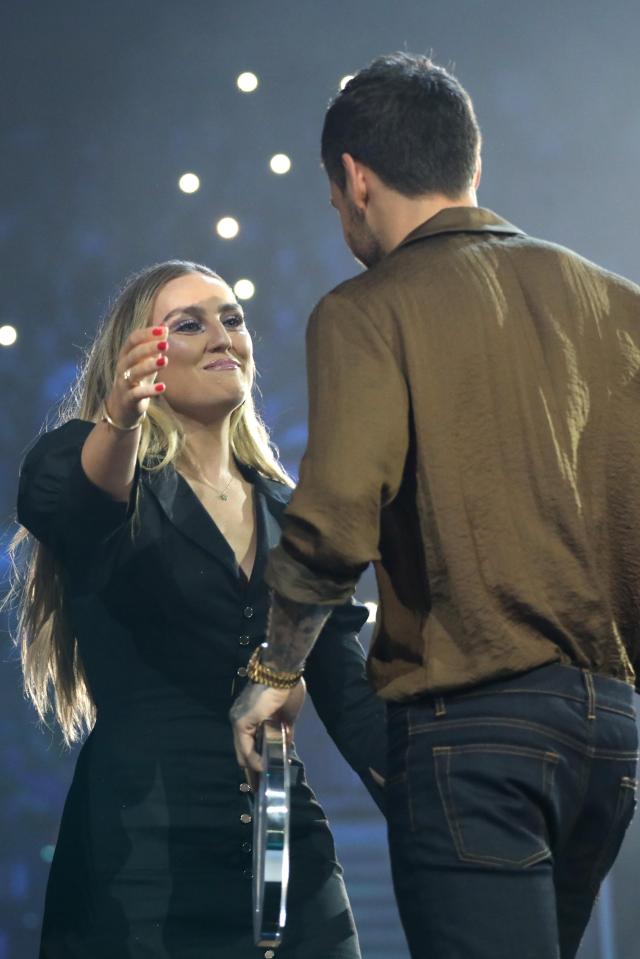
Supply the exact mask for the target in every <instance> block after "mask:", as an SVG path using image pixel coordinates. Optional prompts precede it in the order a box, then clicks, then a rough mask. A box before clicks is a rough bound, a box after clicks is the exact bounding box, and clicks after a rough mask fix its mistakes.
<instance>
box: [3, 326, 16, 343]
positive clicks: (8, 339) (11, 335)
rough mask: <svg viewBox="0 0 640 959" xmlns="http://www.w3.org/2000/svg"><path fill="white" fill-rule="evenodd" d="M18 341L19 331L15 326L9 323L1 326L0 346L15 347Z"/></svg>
mask: <svg viewBox="0 0 640 959" xmlns="http://www.w3.org/2000/svg"><path fill="white" fill-rule="evenodd" d="M17 339H18V331H17V330H16V328H15V326H10V325H9V324H8V323H7V324H5V326H0V346H13V344H14V343H15V341H16V340H17Z"/></svg>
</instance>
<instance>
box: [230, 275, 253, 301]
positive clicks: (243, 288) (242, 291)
mask: <svg viewBox="0 0 640 959" xmlns="http://www.w3.org/2000/svg"><path fill="white" fill-rule="evenodd" d="M233 292H234V293H235V295H236V296H237V298H238V299H239V300H250V299H251V297H252V296H253V295H254V293H255V292H256V288H255V286H254V285H253V283H252V282H251V280H246V279H243V280H238V282H237V283H234V284H233Z"/></svg>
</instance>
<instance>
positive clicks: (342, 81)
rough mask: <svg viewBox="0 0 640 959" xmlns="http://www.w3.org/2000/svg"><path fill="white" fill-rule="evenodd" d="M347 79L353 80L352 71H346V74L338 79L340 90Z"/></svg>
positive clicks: (344, 85)
mask: <svg viewBox="0 0 640 959" xmlns="http://www.w3.org/2000/svg"><path fill="white" fill-rule="evenodd" d="M349 80H353V74H352V73H348V74H347V75H346V76H345V77H343V78H342V80H341V81H340V89H341V90H344V88H345V87H346V85H347V83H348V82H349Z"/></svg>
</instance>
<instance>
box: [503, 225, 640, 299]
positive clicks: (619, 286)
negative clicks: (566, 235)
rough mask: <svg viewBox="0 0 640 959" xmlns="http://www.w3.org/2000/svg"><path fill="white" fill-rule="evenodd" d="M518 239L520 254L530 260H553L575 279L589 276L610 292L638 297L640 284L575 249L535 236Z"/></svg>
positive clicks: (639, 295)
mask: <svg viewBox="0 0 640 959" xmlns="http://www.w3.org/2000/svg"><path fill="white" fill-rule="evenodd" d="M518 241H519V247H520V250H521V252H522V254H524V255H525V256H528V257H529V258H530V259H531V261H532V262H533V261H534V260H535V259H536V258H540V260H546V261H547V262H548V261H550V260H555V261H556V263H557V264H558V265H559V266H560V267H562V268H563V271H564V272H565V274H566V273H569V274H573V276H574V278H575V279H576V280H579V279H580V278H584V279H586V278H589V279H590V280H592V281H595V282H599V283H600V284H602V285H605V286H606V287H607V288H608V289H609V290H610V291H612V292H614V291H619V292H620V293H621V294H622V295H625V294H627V295H629V296H631V297H635V298H637V297H640V285H638V284H637V283H635V282H634V281H633V280H630V279H629V278H628V277H625V276H622V275H621V274H619V273H616V272H614V271H613V270H610V269H608V268H607V267H604V266H601V265H600V264H599V263H595V262H594V261H593V260H590V259H588V257H586V256H583V255H582V254H581V253H578V252H577V251H576V250H572V249H570V248H569V247H566V246H562V245H561V244H559V243H553V242H552V241H550V240H543V239H538V238H536V237H529V236H525V237H518Z"/></svg>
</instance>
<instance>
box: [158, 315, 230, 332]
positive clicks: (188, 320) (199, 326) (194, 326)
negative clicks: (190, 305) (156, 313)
mask: <svg viewBox="0 0 640 959" xmlns="http://www.w3.org/2000/svg"><path fill="white" fill-rule="evenodd" d="M221 319H222V323H223V324H224V326H226V327H227V328H228V329H232V330H235V329H239V328H240V327H241V326H243V325H244V316H243V315H242V313H225V314H224V315H223V316H222V318H221ZM204 328H205V324H204V322H203V321H202V320H198V319H195V318H194V317H192V316H185V317H183V318H182V319H178V320H176V321H175V323H173V324H172V325H171V327H170V329H169V332H170V333H201V332H202V331H203V330H204Z"/></svg>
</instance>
